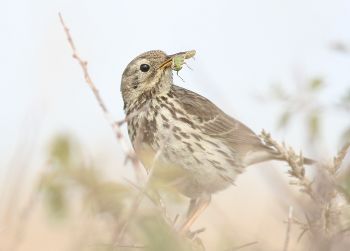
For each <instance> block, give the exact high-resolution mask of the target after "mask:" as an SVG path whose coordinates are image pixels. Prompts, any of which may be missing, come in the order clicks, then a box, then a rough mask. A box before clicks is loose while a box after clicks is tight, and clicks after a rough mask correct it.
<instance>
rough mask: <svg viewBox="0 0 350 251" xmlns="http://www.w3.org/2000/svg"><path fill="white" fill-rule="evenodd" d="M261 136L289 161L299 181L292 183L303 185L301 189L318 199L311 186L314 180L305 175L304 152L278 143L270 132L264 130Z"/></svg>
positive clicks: (290, 172) (293, 173)
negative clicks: (300, 152) (297, 152)
mask: <svg viewBox="0 0 350 251" xmlns="http://www.w3.org/2000/svg"><path fill="white" fill-rule="evenodd" d="M260 138H261V139H262V140H263V141H264V143H265V144H266V145H268V146H270V147H272V148H274V149H275V150H276V151H277V152H278V153H279V154H280V155H281V156H282V158H283V159H284V160H285V161H286V162H287V163H288V165H289V166H290V168H291V169H290V170H289V171H288V173H289V174H290V175H291V176H292V177H294V178H296V179H297V180H298V181H297V182H291V184H293V185H298V186H301V187H302V189H301V191H302V192H305V193H306V194H308V195H309V196H310V197H311V198H312V199H313V200H315V201H316V200H317V194H316V193H315V192H314V191H313V189H312V188H311V186H312V182H311V181H310V180H309V179H308V178H307V177H306V176H305V169H304V163H303V156H302V154H299V155H297V154H296V153H295V152H294V150H293V149H292V148H291V147H288V148H287V147H286V146H285V145H284V144H282V145H281V144H279V143H277V142H276V141H275V140H273V139H272V138H271V136H270V134H269V133H266V132H265V131H264V130H263V131H262V132H261V134H260Z"/></svg>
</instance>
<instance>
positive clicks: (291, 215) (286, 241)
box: [283, 207, 293, 251]
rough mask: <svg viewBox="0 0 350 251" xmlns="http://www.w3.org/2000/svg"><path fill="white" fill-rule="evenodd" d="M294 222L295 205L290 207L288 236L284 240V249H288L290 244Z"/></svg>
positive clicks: (285, 250) (284, 250)
mask: <svg viewBox="0 0 350 251" xmlns="http://www.w3.org/2000/svg"><path fill="white" fill-rule="evenodd" d="M292 223H293V207H289V213H288V221H287V230H286V238H285V240H284V245H283V251H287V250H288V245H289V240H290V230H291V228H292Z"/></svg>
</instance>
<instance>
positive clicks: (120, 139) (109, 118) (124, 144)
mask: <svg viewBox="0 0 350 251" xmlns="http://www.w3.org/2000/svg"><path fill="white" fill-rule="evenodd" d="M58 16H59V19H60V22H61V24H62V27H63V29H64V32H65V34H66V37H67V41H68V44H69V46H70V48H71V49H72V52H73V58H74V59H76V60H77V62H78V63H79V65H80V67H81V69H82V71H83V74H84V79H85V82H86V83H87V85H88V86H89V87H90V89H91V90H92V92H93V94H94V96H95V98H96V100H97V103H98V105H99V106H100V108H101V110H102V112H103V114H104V116H105V118H106V120H107V122H108V123H109V124H110V126H111V127H112V130H113V132H114V134H115V137H116V139H117V141H118V142H119V143H120V145H121V147H122V150H123V152H124V153H125V154H126V156H127V157H126V158H127V160H131V161H132V164H133V167H134V169H135V173H136V178H137V180H138V181H141V180H142V179H143V178H142V177H141V167H140V163H139V161H138V159H137V157H136V155H135V153H134V152H133V151H132V150H131V149H130V147H129V146H128V143H127V141H126V140H125V138H124V137H123V134H122V132H121V128H120V126H121V124H120V123H116V122H115V121H114V120H113V118H112V116H111V114H110V112H109V110H108V108H107V106H106V105H105V103H104V101H103V99H102V97H101V95H100V92H99V91H98V89H97V87H96V85H95V84H94V82H93V80H92V78H91V76H90V74H89V71H88V62H87V61H86V60H84V59H82V57H81V56H80V55H79V53H78V51H77V47H76V46H75V43H74V41H73V38H72V35H71V33H70V30H69V28H68V26H67V25H66V24H65V22H64V20H63V17H62V15H61V13H58Z"/></svg>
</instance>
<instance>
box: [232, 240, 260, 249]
mask: <svg viewBox="0 0 350 251" xmlns="http://www.w3.org/2000/svg"><path fill="white" fill-rule="evenodd" d="M256 244H258V242H257V241H253V242H249V243H246V244H243V245H240V246H237V247H233V248H231V249H228V250H227V251H237V250H241V249H243V248H246V247H250V246H252V245H256Z"/></svg>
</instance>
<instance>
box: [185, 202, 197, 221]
mask: <svg viewBox="0 0 350 251" xmlns="http://www.w3.org/2000/svg"><path fill="white" fill-rule="evenodd" d="M196 205H197V198H196V199H191V200H190V205H188V209H187V214H186V217H187V218H188V217H190V215H191V214H192V212H193V210H194V209H195V208H196Z"/></svg>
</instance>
